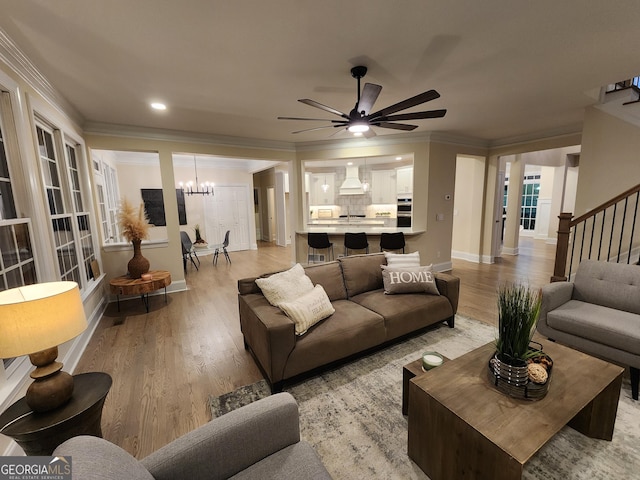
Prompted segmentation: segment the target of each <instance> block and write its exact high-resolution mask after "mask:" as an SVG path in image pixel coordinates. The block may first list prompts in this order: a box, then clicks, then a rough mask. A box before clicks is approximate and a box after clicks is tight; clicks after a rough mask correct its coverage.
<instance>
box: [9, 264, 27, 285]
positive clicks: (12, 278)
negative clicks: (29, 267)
mask: <svg viewBox="0 0 640 480" xmlns="http://www.w3.org/2000/svg"><path fill="white" fill-rule="evenodd" d="M22 285H24V284H23V283H22V277H21V276H20V269H19V268H14V269H13V270H9V271H7V288H16V287H21V286H22Z"/></svg>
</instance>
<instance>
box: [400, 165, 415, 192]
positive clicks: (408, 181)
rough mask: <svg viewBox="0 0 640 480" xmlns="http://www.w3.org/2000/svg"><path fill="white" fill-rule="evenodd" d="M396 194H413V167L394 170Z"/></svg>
mask: <svg viewBox="0 0 640 480" xmlns="http://www.w3.org/2000/svg"><path fill="white" fill-rule="evenodd" d="M396 193H413V167H401V168H397V169H396Z"/></svg>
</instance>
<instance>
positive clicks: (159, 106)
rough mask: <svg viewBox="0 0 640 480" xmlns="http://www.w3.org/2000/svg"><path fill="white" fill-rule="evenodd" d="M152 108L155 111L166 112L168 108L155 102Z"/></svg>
mask: <svg viewBox="0 0 640 480" xmlns="http://www.w3.org/2000/svg"><path fill="white" fill-rule="evenodd" d="M151 108H153V109H154V110H166V109H167V106H166V105H165V104H164V103H160V102H153V103H152V104H151Z"/></svg>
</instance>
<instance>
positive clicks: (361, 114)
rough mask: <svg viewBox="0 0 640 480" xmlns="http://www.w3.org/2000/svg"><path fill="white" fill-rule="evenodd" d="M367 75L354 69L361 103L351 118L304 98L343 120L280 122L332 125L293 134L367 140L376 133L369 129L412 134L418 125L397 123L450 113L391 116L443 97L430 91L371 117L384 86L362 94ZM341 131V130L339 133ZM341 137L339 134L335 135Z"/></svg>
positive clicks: (370, 86)
mask: <svg viewBox="0 0 640 480" xmlns="http://www.w3.org/2000/svg"><path fill="white" fill-rule="evenodd" d="M366 74H367V67H362V66H357V67H353V68H352V69H351V76H352V77H354V78H356V79H357V80H358V100H357V101H356V104H355V107H354V108H353V110H351V112H349V114H348V115H347V114H346V113H343V112H341V111H340V110H336V109H335V108H332V107H328V106H327V105H323V104H322V103H319V102H316V101H315V100H310V99H308V98H302V99H300V100H298V101H299V102H302V103H304V104H306V105H310V106H312V107H315V108H319V109H320V110H324V111H325V112H329V113H333V114H334V115H337V116H339V117H341V119H340V120H329V119H325V118H300V117H278V119H279V120H310V121H314V122H331V125H324V126H322V127H315V128H307V129H304V130H298V131H296V132H292V133H302V132H311V131H313V130H320V129H322V128H340V129H346V130H347V131H349V132H351V133H354V134H355V135H358V134H361V135H364V136H365V137H372V136H375V132H374V131H373V129H371V128H370V127H380V128H391V129H394V130H406V131H411V130H415V129H416V128H418V126H417V125H409V124H406V123H395V122H397V121H401V120H423V119H427V118H441V117H444V116H445V114H446V113H447V110H446V109H440V110H429V111H425V112H413V113H401V114H399V115H392V114H394V113H396V112H399V111H400V110H406V109H407V108H411V107H414V106H416V105H420V104H422V103H426V102H430V101H431V100H435V99H436V98H439V97H440V94H439V93H438V92H436V91H435V90H428V91H426V92H423V93H420V94H418V95H416V96H415V97H411V98H407V99H406V100H403V101H401V102H398V103H396V104H394V105H391V106H389V107H386V108H383V109H382V110H378V111H376V112H373V113H371V109H372V108H373V104H374V103H375V101H376V99H377V98H378V95H380V91H381V90H382V86H380V85H376V84H373V83H365V84H364V88H363V89H362V92H361V91H360V79H361V78H362V77H364V76H365V75H366ZM340 131H342V130H340ZM336 133H338V132H336Z"/></svg>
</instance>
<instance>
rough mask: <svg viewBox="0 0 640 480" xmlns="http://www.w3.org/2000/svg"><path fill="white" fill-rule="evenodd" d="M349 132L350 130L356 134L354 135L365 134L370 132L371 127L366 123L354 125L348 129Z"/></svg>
mask: <svg viewBox="0 0 640 480" xmlns="http://www.w3.org/2000/svg"><path fill="white" fill-rule="evenodd" d="M347 130H349V131H350V132H351V133H354V134H355V133H364V132H367V131H368V130H369V125H367V124H366V123H364V122H358V123H352V124H351V125H349V126H348V127H347Z"/></svg>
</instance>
